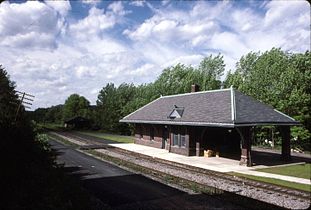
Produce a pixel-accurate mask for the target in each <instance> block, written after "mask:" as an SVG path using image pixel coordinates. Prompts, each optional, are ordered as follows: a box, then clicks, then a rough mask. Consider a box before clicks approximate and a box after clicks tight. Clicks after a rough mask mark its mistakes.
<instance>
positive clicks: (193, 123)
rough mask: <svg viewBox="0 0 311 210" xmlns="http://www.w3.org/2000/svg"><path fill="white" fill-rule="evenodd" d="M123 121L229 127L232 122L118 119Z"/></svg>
mask: <svg viewBox="0 0 311 210" xmlns="http://www.w3.org/2000/svg"><path fill="white" fill-rule="evenodd" d="M119 122H125V123H146V124H165V125H196V126H213V127H230V128H233V127H234V124H232V123H212V122H210V123H209V122H180V121H179V122H176V121H152V120H124V119H122V120H120V121H119Z"/></svg>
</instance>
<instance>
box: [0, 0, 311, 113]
mask: <svg viewBox="0 0 311 210" xmlns="http://www.w3.org/2000/svg"><path fill="white" fill-rule="evenodd" d="M92 2H93V1H90V2H88V3H90V6H86V5H82V7H83V8H84V9H86V11H84V12H86V14H87V15H86V16H85V17H83V18H80V19H76V18H74V17H73V15H72V13H71V12H72V9H73V8H71V7H70V3H69V2H55V3H53V2H47V3H43V2H25V3H20V4H16V3H12V4H10V3H9V2H2V3H1V4H0V51H1V53H2V54H1V57H0V64H3V66H4V67H5V68H6V69H7V70H8V72H9V74H10V75H11V78H12V80H14V81H16V82H17V89H18V90H21V91H26V92H29V93H31V94H34V95H35V96H36V99H35V102H34V106H33V107H34V108H36V107H40V106H51V105H55V104H59V103H63V102H64V101H65V99H66V98H67V97H68V96H69V95H70V94H72V93H78V94H81V95H84V96H85V97H86V98H88V99H89V100H90V101H91V102H92V103H95V101H96V97H97V94H98V91H99V90H100V89H101V88H102V87H103V86H105V85H106V83H108V82H113V83H115V84H116V85H119V84H121V83H122V82H133V83H135V84H140V83H146V82H151V81H154V80H155V79H156V77H157V76H158V75H159V74H160V73H161V71H162V70H163V69H164V68H166V67H168V66H171V65H175V64H177V63H183V64H186V65H192V66H196V65H198V64H199V62H200V61H201V60H202V59H203V58H204V56H208V55H210V54H213V55H217V54H218V53H221V54H222V55H223V56H224V60H225V63H226V65H227V66H226V68H227V69H234V66H235V62H237V61H238V59H239V58H240V57H241V56H242V55H243V54H245V53H247V52H250V51H258V50H261V51H265V50H269V49H271V48H272V47H282V49H284V50H291V51H296V52H303V51H305V50H307V49H310V17H309V13H310V7H309V6H308V5H307V4H305V3H301V2H296V1H292V2H290V3H289V2H285V1H284V2H282V1H271V2H270V1H269V2H264V3H262V5H261V6H260V12H259V11H258V10H254V9H253V8H251V7H243V6H242V7H236V6H235V3H234V2H230V1H225V2H208V1H194V2H187V5H188V6H189V9H185V8H183V9H181V8H178V7H175V6H174V5H175V4H173V3H171V4H165V5H162V6H161V4H158V5H157V6H155V5H153V2H143V1H138V2H136V3H134V2H130V3H124V2H121V1H118V2H112V3H110V4H109V5H108V6H106V7H104V8H103V7H100V3H101V2H95V3H92ZM78 3H80V2H78ZM162 3H163V2H162ZM129 4H131V5H135V4H136V6H140V5H143V6H146V7H145V9H146V11H149V12H150V11H151V14H149V15H150V16H149V18H147V19H145V20H142V21H133V20H130V19H129V16H127V14H129V13H130V11H128V10H127V6H128V5H129ZM97 7H98V8H97ZM130 8H133V7H130ZM136 9H138V10H141V9H142V8H136ZM133 12H135V10H134V9H133ZM136 15H139V14H132V15H131V16H136ZM147 16H148V15H147ZM12 17H14V18H12ZM135 24H137V25H135ZM120 31H121V32H120ZM122 31H123V33H122Z"/></svg>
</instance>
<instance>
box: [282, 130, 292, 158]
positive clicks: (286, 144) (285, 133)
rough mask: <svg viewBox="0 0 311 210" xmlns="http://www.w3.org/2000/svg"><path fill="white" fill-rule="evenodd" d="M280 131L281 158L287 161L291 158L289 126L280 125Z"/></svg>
mask: <svg viewBox="0 0 311 210" xmlns="http://www.w3.org/2000/svg"><path fill="white" fill-rule="evenodd" d="M279 129H280V133H281V136H282V154H281V158H282V160H285V161H289V160H291V155H290V127H289V126H280V127H279Z"/></svg>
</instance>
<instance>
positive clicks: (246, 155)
mask: <svg viewBox="0 0 311 210" xmlns="http://www.w3.org/2000/svg"><path fill="white" fill-rule="evenodd" d="M236 129H237V131H238V133H239V134H240V137H241V159H240V165H245V166H248V167H250V166H252V159H251V127H241V128H236Z"/></svg>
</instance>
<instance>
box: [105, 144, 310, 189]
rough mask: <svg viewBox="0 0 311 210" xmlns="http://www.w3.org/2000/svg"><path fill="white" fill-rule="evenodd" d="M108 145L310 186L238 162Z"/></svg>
mask: <svg viewBox="0 0 311 210" xmlns="http://www.w3.org/2000/svg"><path fill="white" fill-rule="evenodd" d="M110 145H112V146H114V147H119V148H122V149H125V150H129V151H133V152H137V153H141V154H144V155H149V156H152V157H156V158H160V159H164V160H170V161H175V162H179V163H183V164H186V165H191V166H196V167H199V168H203V169H208V170H214V171H219V172H223V173H226V172H237V173H243V174H248V175H254V176H262V177H269V178H275V179H281V180H285V181H290V182H296V183H301V184H309V185H311V182H310V180H309V179H303V178H297V177H291V176H284V175H278V174H271V173H265V172H259V171H254V169H256V168H263V166H262V165H258V166H253V167H246V166H240V165H239V161H237V160H232V159H227V158H221V157H219V158H217V157H209V158H207V157H197V156H191V157H187V156H183V155H178V154H174V153H169V152H168V151H167V150H164V149H157V148H153V147H148V146H143V145H139V144H110Z"/></svg>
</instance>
